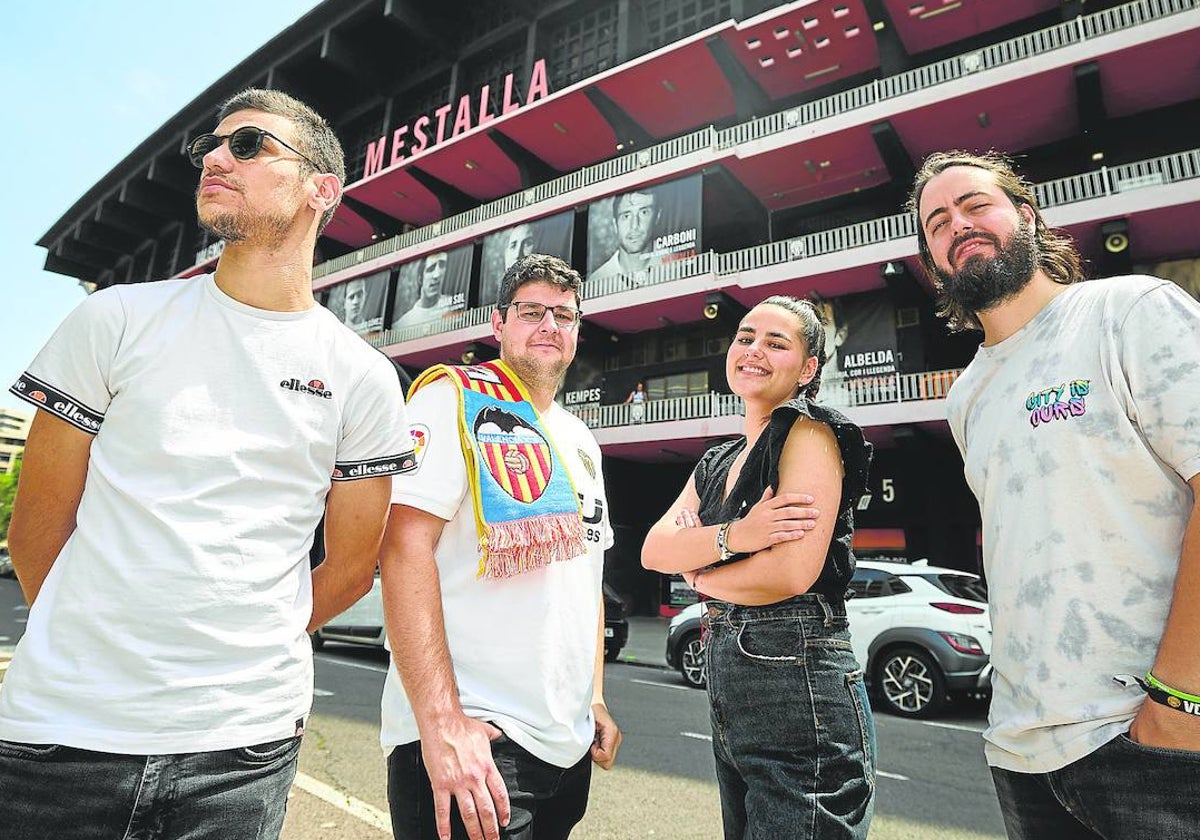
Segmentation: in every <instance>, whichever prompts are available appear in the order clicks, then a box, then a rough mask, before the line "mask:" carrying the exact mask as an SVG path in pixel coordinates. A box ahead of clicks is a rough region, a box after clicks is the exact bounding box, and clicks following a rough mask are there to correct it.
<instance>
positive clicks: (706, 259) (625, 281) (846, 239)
mask: <svg viewBox="0 0 1200 840" xmlns="http://www.w3.org/2000/svg"><path fill="white" fill-rule="evenodd" d="M1197 178H1200V149H1192V150H1191V151H1187V152H1178V153H1176V154H1172V155H1164V156H1162V157H1157V158H1150V159H1148V160H1142V161H1136V162H1134V163H1128V164H1123V165H1121V166H1112V167H1102V168H1100V169H1098V170H1096V171H1094V172H1084V173H1082V174H1079V175H1071V176H1068V177H1066V178H1059V179H1057V180H1054V181H1046V182H1044V183H1041V184H1038V185H1036V191H1037V199H1038V204H1039V205H1040V206H1041V208H1042V210H1043V211H1051V210H1053V209H1054V208H1056V207H1063V206H1066V205H1070V204H1076V203H1079V202H1082V201H1090V200H1093V199H1100V198H1104V197H1106V196H1111V195H1117V194H1122V193H1129V192H1131V191H1133V190H1138V189H1146V188H1149V187H1157V186H1166V185H1168V184H1173V183H1178V182H1181V181H1189V180H1194V179H1197ZM915 236H916V226H915V224H914V222H913V218H912V216H911V215H910V214H908V213H897V214H896V215H894V216H884V217H883V218H881V219H871V220H869V221H865V222H858V223H857V224H853V225H846V226H845V227H840V228H834V229H832V230H825V231H820V232H818V233H810V234H806V235H804V236H798V237H795V238H794V239H786V240H782V241H780V242H769V243H766V244H765V245H756V246H754V247H752V248H744V249H742V250H740V251H730V252H728V253H720V254H719V253H715V252H712V251H709V252H706V253H703V254H698V255H696V256H695V257H691V258H689V259H686V260H679V261H678V262H673V263H669V264H667V265H664V266H660V267H657V268H652V269H649V270H646V271H644V272H639V273H638V274H636V275H633V276H630V277H621V276H618V277H611V278H608V279H606V280H601V281H599V282H596V283H590V282H588V283H584V286H583V292H584V294H583V297H584V299H585V300H595V299H597V298H600V297H604V296H606V295H611V294H616V293H618V292H624V291H628V290H629V289H631V288H638V287H645V286H655V285H659V284H662V283H669V282H671V281H673V280H680V279H683V278H685V277H696V276H701V275H705V274H714V275H716V276H717V277H721V276H727V275H733V274H738V273H742V272H749V271H754V270H756V269H761V268H766V267H768V266H772V265H779V264H781V263H787V262H791V261H795V260H802V259H805V258H811V257H817V256H821V255H823V254H832V253H837V252H840V251H847V250H851V249H855V248H863V247H866V246H870V245H879V244H881V243H884V242H889V241H892V240H897V239H904V238H905V237H914V239H915ZM912 252H913V253H914V254H915V253H916V243H915V241H914V243H913V249H912ZM491 312H492V307H490V306H482V307H478V308H475V309H468V310H465V311H461V312H454V313H448V314H446V315H445V316H443V317H442V318H441V319H439V320H436V321H430V322H428V323H425V324H416V325H413V326H409V327H402V328H399V329H391V330H385V331H382V332H379V333H375V334H373V335H370V336H366V339H367V341H369V342H370V343H371V344H372V345H374V346H375V347H388V346H392V345H399V344H403V343H405V342H407V341H413V340H414V339H418V338H425V337H428V336H431V335H436V334H439V333H448V332H452V331H454V330H460V329H464V328H468V327H475V326H480V325H482V324H486V323H487V322H488V320H489V319H490V318H491Z"/></svg>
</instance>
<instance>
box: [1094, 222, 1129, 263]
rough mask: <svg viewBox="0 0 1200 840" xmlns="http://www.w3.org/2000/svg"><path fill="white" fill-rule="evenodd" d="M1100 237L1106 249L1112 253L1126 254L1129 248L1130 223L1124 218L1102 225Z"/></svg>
mask: <svg viewBox="0 0 1200 840" xmlns="http://www.w3.org/2000/svg"><path fill="white" fill-rule="evenodd" d="M1100 237H1101V239H1103V241H1104V250H1105V251H1108V253H1110V254H1124V253H1125V252H1126V251H1128V250H1129V223H1128V222H1127V221H1125V220H1124V219H1113V220H1112V221H1111V222H1105V223H1104V224H1102V225H1100Z"/></svg>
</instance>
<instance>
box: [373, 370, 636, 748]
mask: <svg viewBox="0 0 1200 840" xmlns="http://www.w3.org/2000/svg"><path fill="white" fill-rule="evenodd" d="M457 413H458V395H457V394H456V393H455V389H454V386H453V385H452V384H451V383H450V382H449V381H447V380H440V381H438V382H434V383H433V384H431V385H428V386H426V387H425V388H422V389H421V390H420V391H418V392H417V393H416V395H415V396H414V397H413V400H412V402H411V403H410V404H409V417H410V418H411V419H412V421H413V433H414V437H415V438H416V439H417V441H418V465H417V469H416V470H415V471H413V472H411V473H408V474H406V475H403V476H397V477H396V478H394V479H393V480H392V487H393V491H392V503H393V504H402V505H408V506H410V507H414V508H419V509H421V510H424V511H427V512H429V513H432V514H433V515H435V516H438V517H441V518H442V519H446V520H448V521H447V523H446V527H445V529H444V530H443V531H442V536H441V539H440V540H439V542H438V545H437V550H436V552H435V556H436V559H437V565H438V574H439V576H440V579H441V588H442V610H443V614H444V617H445V623H446V638H447V641H448V643H449V646H450V656H451V658H452V659H453V662H454V676H455V679H456V680H457V682H458V689H459V699H460V701H461V703H462V707H463V711H464V712H465V713H466V714H467V715H469V716H471V717H474V718H478V719H481V720H487V721H490V722H491V723H493V724H495V725H496V726H498V727H500V729H502V730H504V733H505V734H506V735H508V737H510V738H512V740H513V741H515V742H516V743H517V744H519V745H520V746H522V747H524V748H525V749H526V750H528V751H529V752H531V753H533V754H534V755H535V756H537V757H538V758H540V759H542V760H543V761H547V762H549V763H551V764H554V765H557V766H559V767H570V766H571V765H573V764H574V763H575V762H577V761H579V759H580V758H582V757H583V755H584V754H585V753H586V752H587V750H588V747H589V746H590V744H591V743H592V738H593V736H594V734H595V724H594V721H593V718H592V711H591V703H592V684H593V681H594V676H595V665H596V637H597V633H598V624H599V620H600V614H599V605H600V586H601V578H602V573H603V570H604V550H605V549H606V548H608V547H610V546H611V545H612V543H613V536H612V531H611V529H610V528H609V520H608V501H607V499H606V498H605V495H604V479H603V476H602V475H601V471H600V447H599V446H598V445H597V444H596V439H595V438H594V437H592V434H591V432H590V431H588V428H587V427H586V426H585V425H584V424H583V423H582V422H581V421H580V420H579V419H578V418H576V417H575V416H574V415H572V414H570V413H569V412H567V411H566V410H565V409H563V408H562V407H561V406H559V405H558V404H557V403H556V404H554V405H553V406H552V407H551V408H550V410H549V411H547V412H545V413H544V414H543V415H542V427H543V429H544V431H545V432H546V433H547V434H548V435H549V436H550V438H551V439H552V442H553V444H554V446H555V448H556V449H557V451H558V453H559V455H560V456H561V462H562V463H563V464H565V465H566V468H567V470H568V471H569V472H570V475H571V480H572V481H573V482H574V485H575V489H576V491H577V492H578V493H579V494H580V495H581V496H582V508H583V518H584V529H585V536H586V542H587V547H588V551H587V554H585V555H582V556H580V557H576V558H574V559H572V560H564V561H560V562H557V563H552V564H550V565H549V566H547V567H545V568H542V569H537V570H535V571H531V572H526V573H524V574H520V575H516V576H515V577H512V578H506V579H502V580H483V579H480V578H479V577H477V573H478V570H479V558H480V552H479V535H478V533H477V532H476V528H475V517H474V513H473V510H472V506H471V496H470V493H469V492H468V489H467V474H466V465H465V463H464V461H463V454H462V449H461V447H460V445H459V438H458V428H457ZM422 439H423V446H422V444H421V441H422ZM484 480H485V481H486V480H491V479H490V477H488V476H485V478H484ZM419 737H420V734H419V732H418V731H417V722H416V719H415V717H414V716H413V712H412V707H411V706H410V704H409V702H408V697H407V696H406V695H405V693H404V689H403V687H402V685H401V681H400V677H399V675H398V674H397V672H396V666H395V665H394V664H393V665H391V666H390V667H389V669H388V675H387V680H386V682H385V684H384V689H383V730H382V735H381V743H382V744H383V747H384V750H385V751H390V750H391V749H392V748H393V747H395V746H398V745H400V744H407V743H410V742H412V741H416V740H418V739H419Z"/></svg>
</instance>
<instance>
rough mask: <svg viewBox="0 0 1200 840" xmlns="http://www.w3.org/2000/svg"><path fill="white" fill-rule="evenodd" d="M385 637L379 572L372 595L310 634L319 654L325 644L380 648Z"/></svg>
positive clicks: (367, 595)
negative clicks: (348, 644)
mask: <svg viewBox="0 0 1200 840" xmlns="http://www.w3.org/2000/svg"><path fill="white" fill-rule="evenodd" d="M386 637H387V634H386V633H385V632H384V629H383V590H382V589H381V588H380V584H379V572H376V573H375V580H374V581H373V582H372V583H371V591H370V592H368V593H367V594H366V595H364V596H362V597H361V598H359V599H358V600H357V601H355V602H354V603H353V604H352V605H351V606H350V608H349V609H347V610H346V611H345V612H343V613H340V614H339V615H337V616H336V617H334V618H332V619H330V620H329V622H328V623H327V624H326V625H325V626H324V627H322V628H321V629H319V630H317V632H315V633H313V634H312V641H313V649H314V650H320V649H321V648H322V647H324V646H325V643H326V642H350V643H352V644H358V645H374V646H376V647H380V648H382V647H383V642H384V639H385V638H386Z"/></svg>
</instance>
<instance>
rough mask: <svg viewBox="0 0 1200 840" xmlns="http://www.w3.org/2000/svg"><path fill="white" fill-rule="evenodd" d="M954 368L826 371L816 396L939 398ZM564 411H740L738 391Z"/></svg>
mask: <svg viewBox="0 0 1200 840" xmlns="http://www.w3.org/2000/svg"><path fill="white" fill-rule="evenodd" d="M960 373H962V369H955V370H931V371H923V372H920V373H897V374H892V375H890V376H871V377H866V378H864V379H847V378H845V377H830V379H829V380H828V381H822V382H821V396H820V399H819V400H818V401H819V402H820V403H821V404H822V405H828V406H832V407H834V408H857V407H861V406H868V405H882V404H886V403H902V402H914V401H917V400H944V399H945V398H946V394H947V393H949V391H950V386H951V385H953V384H954V380H955V379H957V378H958V376H959V374H960ZM567 411H569V412H571V413H572V414H574V415H575V416H576V417H578V418H579V419H580V420H582V421H583V422H584V423H586V424H587V425H588V426H589V427H590V428H593V429H608V428H613V427H615V426H636V425H642V424H645V423H666V422H669V421H672V420H700V419H705V418H711V417H729V416H740V415H742V414H745V413H746V412H745V406H744V405H743V404H742V399H741V397H739V396H737V395H736V394H717V393H708V394H698V395H696V396H691V397H671V398H668V399H661V400H649V401H647V402H644V403H641V404H638V405H633V404H628V405H627V404H624V403H622V404H619V405H576V406H567Z"/></svg>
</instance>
